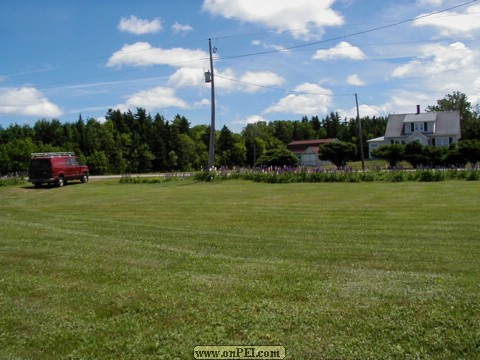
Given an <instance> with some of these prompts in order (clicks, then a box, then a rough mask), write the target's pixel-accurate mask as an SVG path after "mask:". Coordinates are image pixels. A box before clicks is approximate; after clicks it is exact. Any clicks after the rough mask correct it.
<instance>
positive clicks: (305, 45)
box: [218, 0, 477, 60]
mask: <svg viewBox="0 0 480 360" xmlns="http://www.w3.org/2000/svg"><path fill="white" fill-rule="evenodd" d="M474 2H477V0H470V1H467V2H465V3H462V4H459V5H455V6H452V7H449V8H446V9H443V10H439V11H435V12H432V13H429V14H425V15H421V16H417V17H414V18H409V19H406V20H401V21H397V22H394V23H391V24H387V25H383V26H377V27H374V28H371V29H367V30H363V31H357V32H355V33H352V34H347V35H340V36H337V37H333V38H329V39H325V40H319V41H313V42H309V43H306V44H300V45H294V46H288V47H283V48H280V49H273V50H265V51H259V52H255V53H249V54H241V55H232V56H222V57H218V59H221V60H230V59H237V58H242V57H250V56H257V55H266V54H272V53H277V52H283V51H289V50H294V49H299V48H303V47H308V46H312V45H318V44H322V43H326V42H330V41H335V40H341V39H346V38H349V37H354V36H358V35H363V34H368V33H371V32H374V31H378V30H383V29H388V28H391V27H394V26H398V25H402V24H406V23H409V22H412V21H415V20H418V19H424V18H427V17H431V16H433V15H437V14H441V13H445V12H447V11H451V10H454V9H457V8H459V7H463V6H466V5H469V4H473V3H474Z"/></svg>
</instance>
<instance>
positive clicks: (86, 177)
mask: <svg viewBox="0 0 480 360" xmlns="http://www.w3.org/2000/svg"><path fill="white" fill-rule="evenodd" d="M80 181H81V182H82V183H84V184H85V183H87V182H88V174H83V176H82V177H81V178H80Z"/></svg>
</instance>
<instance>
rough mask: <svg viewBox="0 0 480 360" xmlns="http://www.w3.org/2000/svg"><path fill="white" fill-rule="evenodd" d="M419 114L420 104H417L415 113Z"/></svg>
mask: <svg viewBox="0 0 480 360" xmlns="http://www.w3.org/2000/svg"><path fill="white" fill-rule="evenodd" d="M418 114H420V105H417V115H418Z"/></svg>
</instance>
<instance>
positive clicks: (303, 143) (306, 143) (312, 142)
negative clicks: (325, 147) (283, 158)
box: [287, 138, 338, 146]
mask: <svg viewBox="0 0 480 360" xmlns="http://www.w3.org/2000/svg"><path fill="white" fill-rule="evenodd" d="M335 141H338V139H337V138H335V139H318V140H299V141H292V142H291V143H288V144H287V146H300V145H301V146H312V145H313V146H315V145H320V144H326V143H330V142H335Z"/></svg>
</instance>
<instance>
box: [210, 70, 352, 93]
mask: <svg viewBox="0 0 480 360" xmlns="http://www.w3.org/2000/svg"><path fill="white" fill-rule="evenodd" d="M215 76H216V77H217V78H221V79H224V80H228V81H232V82H237V83H240V84H245V85H248V86H254V87H259V88H264V89H270V90H277V91H282V92H288V93H291V94H300V95H317V96H332V97H333V96H353V95H354V94H337V95H335V94H325V93H315V92H309V91H298V90H292V89H284V88H278V87H274V86H267V85H261V84H254V83H250V82H247V81H242V80H238V79H232V78H228V77H225V76H221V75H218V74H217V75H215Z"/></svg>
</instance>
